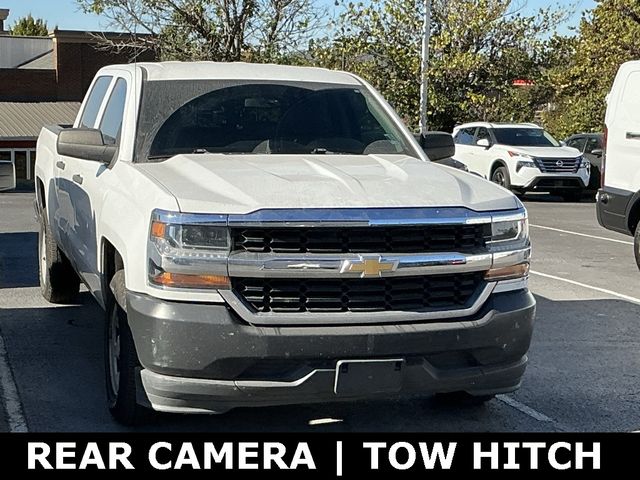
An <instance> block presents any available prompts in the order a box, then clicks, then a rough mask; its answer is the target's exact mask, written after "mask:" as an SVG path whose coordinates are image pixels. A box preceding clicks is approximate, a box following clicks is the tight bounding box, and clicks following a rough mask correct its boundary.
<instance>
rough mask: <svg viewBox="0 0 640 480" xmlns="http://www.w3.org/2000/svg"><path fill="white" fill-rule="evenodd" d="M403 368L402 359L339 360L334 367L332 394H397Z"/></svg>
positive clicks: (400, 386) (400, 384)
mask: <svg viewBox="0 0 640 480" xmlns="http://www.w3.org/2000/svg"><path fill="white" fill-rule="evenodd" d="M404 367H405V362H404V359H402V358H395V359H384V360H340V361H338V363H337V365H336V375H335V383H334V393H335V394H336V395H340V396H360V395H362V394H372V393H397V392H399V391H400V389H401V388H402V377H403V375H404Z"/></svg>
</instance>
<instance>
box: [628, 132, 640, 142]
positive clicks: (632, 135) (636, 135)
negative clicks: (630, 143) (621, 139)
mask: <svg viewBox="0 0 640 480" xmlns="http://www.w3.org/2000/svg"><path fill="white" fill-rule="evenodd" d="M627 140H640V132H627Z"/></svg>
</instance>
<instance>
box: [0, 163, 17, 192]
mask: <svg viewBox="0 0 640 480" xmlns="http://www.w3.org/2000/svg"><path fill="white" fill-rule="evenodd" d="M14 188H16V169H15V167H14V165H13V162H11V161H10V160H9V161H4V160H0V192H2V191H5V190H13V189H14Z"/></svg>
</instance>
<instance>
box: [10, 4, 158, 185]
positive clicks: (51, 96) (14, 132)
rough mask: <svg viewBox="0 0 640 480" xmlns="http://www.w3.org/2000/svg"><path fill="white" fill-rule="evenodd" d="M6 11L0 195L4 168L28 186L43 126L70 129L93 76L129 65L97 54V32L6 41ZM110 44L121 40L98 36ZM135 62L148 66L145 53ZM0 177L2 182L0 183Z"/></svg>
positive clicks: (124, 57) (119, 57) (126, 56)
mask: <svg viewBox="0 0 640 480" xmlns="http://www.w3.org/2000/svg"><path fill="white" fill-rule="evenodd" d="M8 14H9V11H8V10H5V9H0V164H2V163H4V166H2V165H0V189H2V188H3V184H4V185H7V182H8V180H9V179H8V177H7V176H6V175H7V172H9V171H10V169H9V168H7V167H8V163H9V162H11V164H13V166H14V167H13V173H14V174H15V178H16V182H17V183H18V184H21V183H29V182H31V181H32V180H33V163H34V162H35V147H36V140H37V136H38V132H39V131H40V129H41V128H42V127H43V126H45V125H48V124H52V123H61V124H70V123H73V120H74V118H75V114H76V113H77V111H78V109H79V108H80V102H81V101H82V99H83V98H84V94H85V92H86V91H87V89H88V88H89V85H90V84H91V80H92V79H93V77H94V75H95V74H96V72H97V71H98V70H99V69H100V68H101V67H103V66H105V65H109V64H114V63H129V62H130V61H131V57H132V54H131V51H123V52H121V53H113V52H109V51H105V50H104V49H99V48H97V47H98V46H99V40H98V37H97V35H98V33H97V32H80V31H70V30H54V31H53V32H51V33H50V34H49V36H48V37H19V36H11V35H9V34H8V32H5V31H3V30H4V29H3V21H4V20H6V18H7V16H8ZM99 35H100V36H104V37H106V38H108V39H110V40H114V41H118V40H126V38H127V37H126V35H123V34H118V33H105V32H101V33H99ZM138 61H153V56H152V53H151V52H145V53H143V54H141V55H140V56H139V57H138ZM3 174H5V176H4V177H3Z"/></svg>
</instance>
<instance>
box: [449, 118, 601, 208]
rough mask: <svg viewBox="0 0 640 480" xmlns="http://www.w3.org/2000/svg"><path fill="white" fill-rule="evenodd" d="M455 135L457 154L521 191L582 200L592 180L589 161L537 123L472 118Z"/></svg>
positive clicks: (483, 172) (486, 175) (476, 169)
mask: <svg viewBox="0 0 640 480" xmlns="http://www.w3.org/2000/svg"><path fill="white" fill-rule="evenodd" d="M453 136H454V140H455V143H456V154H455V159H456V160H458V161H460V162H462V163H464V164H465V165H466V166H467V167H468V168H469V171H471V172H473V173H476V174H478V175H480V176H482V177H484V178H487V179H490V180H491V181H492V182H494V183H497V184H499V185H502V186H503V187H505V188H508V189H510V190H513V191H514V192H516V193H524V192H526V191H538V192H554V193H558V194H560V195H561V196H562V197H563V198H564V199H565V200H571V201H577V200H580V198H581V196H582V191H583V190H584V189H585V188H586V187H587V185H589V176H590V165H589V161H588V160H585V159H584V158H583V157H582V155H581V154H580V152H579V151H578V150H577V149H575V148H571V147H567V146H564V145H563V144H561V143H560V142H558V141H557V140H555V139H554V138H553V137H552V136H551V135H550V134H549V133H548V132H546V131H545V130H544V129H543V128H542V127H540V126H538V125H535V124H532V123H525V124H495V123H485V122H478V123H468V124H465V125H460V126H459V127H456V128H455V129H454V131H453Z"/></svg>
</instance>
